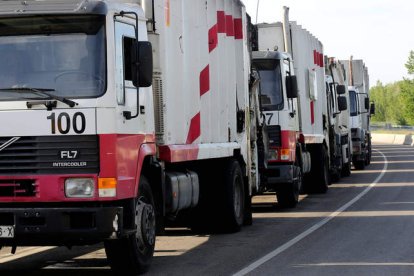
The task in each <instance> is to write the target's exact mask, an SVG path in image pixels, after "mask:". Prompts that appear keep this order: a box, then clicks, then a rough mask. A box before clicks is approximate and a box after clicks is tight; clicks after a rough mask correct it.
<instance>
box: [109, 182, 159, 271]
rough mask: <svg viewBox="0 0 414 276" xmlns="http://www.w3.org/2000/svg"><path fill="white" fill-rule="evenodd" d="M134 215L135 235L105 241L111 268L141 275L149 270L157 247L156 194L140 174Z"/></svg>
mask: <svg viewBox="0 0 414 276" xmlns="http://www.w3.org/2000/svg"><path fill="white" fill-rule="evenodd" d="M138 194H139V195H138V197H137V199H136V201H135V208H134V210H133V215H134V218H135V229H134V230H135V231H136V232H135V234H133V235H131V236H129V237H126V238H122V239H118V240H108V241H106V242H105V252H106V256H107V258H108V261H109V263H110V265H111V268H112V269H113V270H114V271H115V272H116V273H117V274H124V275H138V274H142V273H144V272H146V271H148V269H149V266H150V264H151V260H152V256H153V254H154V247H155V231H156V227H155V208H154V197H153V195H152V191H151V187H150V185H149V183H148V180H147V179H146V178H145V177H144V176H141V180H140V182H139V192H138Z"/></svg>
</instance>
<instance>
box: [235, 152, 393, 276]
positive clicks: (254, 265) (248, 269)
mask: <svg viewBox="0 0 414 276" xmlns="http://www.w3.org/2000/svg"><path fill="white" fill-rule="evenodd" d="M375 151H377V152H378V153H379V154H381V155H382V157H383V158H384V167H383V169H382V171H381V174H380V175H379V176H378V177H377V178H376V179H375V180H374V181H373V182H372V183H371V184H370V185H369V186H368V187H367V188H366V189H365V190H364V191H362V192H361V193H360V194H359V195H357V196H356V197H355V198H353V199H352V200H351V201H349V202H348V203H346V204H345V205H343V206H342V207H340V208H339V209H338V210H336V211H335V212H333V213H331V214H330V215H329V216H328V217H327V218H325V219H323V220H322V221H320V222H318V223H317V224H315V225H314V226H312V227H311V228H309V229H308V230H306V231H305V232H303V233H302V234H299V235H298V236H296V237H295V238H293V239H291V240H290V241H288V242H286V243H285V244H283V245H281V246H280V247H278V248H276V249H275V250H273V251H272V252H270V253H269V254H267V255H265V256H263V257H262V258H260V259H258V260H257V261H255V262H254V263H252V264H250V265H249V266H247V267H245V268H243V269H242V270H240V271H238V272H236V273H235V274H233V276H243V275H246V274H247V273H249V272H252V271H253V270H255V269H256V268H258V267H259V266H261V265H263V264H264V263H266V262H267V261H269V260H271V259H273V258H274V257H276V256H277V255H279V254H280V253H282V252H283V251H285V250H287V249H289V248H290V247H292V246H293V245H295V244H296V243H298V242H300V241H301V240H303V239H304V238H306V237H307V236H309V235H310V234H312V233H313V232H315V231H316V230H318V229H319V228H321V227H322V226H324V225H325V224H327V223H328V222H329V221H331V220H332V219H333V218H335V217H337V216H338V215H339V214H341V213H342V212H344V211H345V210H346V209H348V208H349V207H351V206H352V205H353V204H354V203H355V202H357V201H358V200H360V199H361V198H362V197H363V196H364V195H365V194H366V193H368V192H369V191H370V190H371V189H372V188H373V187H375V185H376V184H377V183H378V181H380V179H381V178H382V177H383V176H384V174H385V172H386V171H387V168H388V161H387V158H386V157H385V155H384V154H382V152H381V151H379V150H375Z"/></svg>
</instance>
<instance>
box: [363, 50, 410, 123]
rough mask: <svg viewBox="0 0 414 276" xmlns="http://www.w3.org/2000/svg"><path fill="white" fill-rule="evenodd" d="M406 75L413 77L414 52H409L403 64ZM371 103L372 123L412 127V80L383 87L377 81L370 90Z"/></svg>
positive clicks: (407, 79)
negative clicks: (372, 110)
mask: <svg viewBox="0 0 414 276" xmlns="http://www.w3.org/2000/svg"><path fill="white" fill-rule="evenodd" d="M405 67H406V68H407V71H408V74H409V75H410V76H413V77H414V51H410V54H409V56H408V61H407V63H406V64H405ZM370 94H371V96H370V98H371V101H374V102H375V107H376V113H375V115H374V116H372V121H373V122H386V123H392V124H398V125H414V79H413V78H404V79H403V80H401V81H397V82H394V83H389V84H386V85H384V84H383V83H381V82H380V81H377V83H376V85H375V86H374V87H372V88H371V89H370Z"/></svg>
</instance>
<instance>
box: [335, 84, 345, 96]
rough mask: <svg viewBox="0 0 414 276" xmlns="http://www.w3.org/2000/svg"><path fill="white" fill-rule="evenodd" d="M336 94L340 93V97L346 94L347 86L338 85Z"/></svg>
mask: <svg viewBox="0 0 414 276" xmlns="http://www.w3.org/2000/svg"><path fill="white" fill-rule="evenodd" d="M336 93H338V95H343V94H345V85H337V86H336Z"/></svg>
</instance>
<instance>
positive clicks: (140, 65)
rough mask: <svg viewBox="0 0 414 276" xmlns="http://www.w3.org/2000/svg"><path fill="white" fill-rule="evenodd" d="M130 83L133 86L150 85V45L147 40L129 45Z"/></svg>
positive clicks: (151, 70) (151, 65)
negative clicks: (130, 62)
mask: <svg viewBox="0 0 414 276" xmlns="http://www.w3.org/2000/svg"><path fill="white" fill-rule="evenodd" d="M131 61H132V83H133V84H134V86H135V87H149V86H151V85H152V72H153V63H152V45H151V43H150V42H148V41H138V43H136V42H135V43H134V44H133V47H131Z"/></svg>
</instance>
